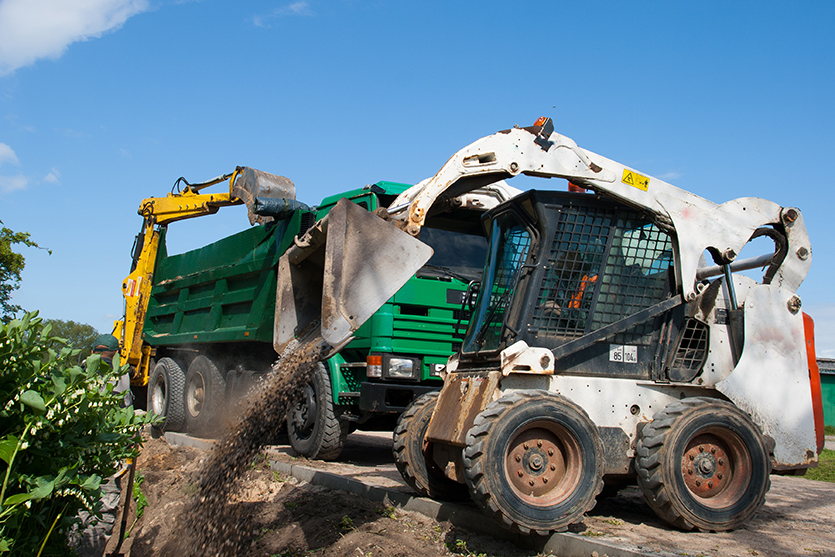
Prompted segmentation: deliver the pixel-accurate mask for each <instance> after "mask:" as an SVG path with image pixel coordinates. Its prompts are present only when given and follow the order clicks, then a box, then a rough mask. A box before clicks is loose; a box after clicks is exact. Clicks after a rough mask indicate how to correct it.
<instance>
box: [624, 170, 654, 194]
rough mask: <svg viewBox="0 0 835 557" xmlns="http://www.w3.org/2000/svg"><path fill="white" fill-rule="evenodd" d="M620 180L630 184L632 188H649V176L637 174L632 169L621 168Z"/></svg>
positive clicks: (644, 189) (645, 189)
mask: <svg viewBox="0 0 835 557" xmlns="http://www.w3.org/2000/svg"><path fill="white" fill-rule="evenodd" d="M621 182H623V183H624V184H626V185H628V186H632V187H633V188H638V189H639V190H643V191H647V190H648V189H649V178H648V177H647V176H644V175H642V174H638V173H637V172H635V171H634V170H629V169H628V168H624V169H623V178H621Z"/></svg>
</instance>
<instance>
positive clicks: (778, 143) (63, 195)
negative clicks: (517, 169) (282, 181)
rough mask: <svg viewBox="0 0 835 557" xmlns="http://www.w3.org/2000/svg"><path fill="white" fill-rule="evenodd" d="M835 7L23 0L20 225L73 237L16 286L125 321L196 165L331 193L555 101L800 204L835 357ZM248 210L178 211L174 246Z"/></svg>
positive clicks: (5, 190) (16, 5)
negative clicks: (138, 244) (144, 235)
mask: <svg viewBox="0 0 835 557" xmlns="http://www.w3.org/2000/svg"><path fill="white" fill-rule="evenodd" d="M833 25H835V3H833V2H829V1H819V2H791V3H786V2H766V1H759V2H640V3H633V2H593V1H592V2H560V1H548V2H546V1H520V2H498V1H481V2H465V1H460V2H450V1H445V2H440V1H427V2H402V1H400V2H399V1H386V0H377V1H363V0H330V1H324V0H321V1H317V0H307V1H298V2H286V1H284V2H282V1H279V2H267V1H250V2H221V1H212V0H203V1H165V0H75V1H68V0H0V220H2V221H3V222H4V224H5V225H6V226H7V227H9V228H11V229H13V230H16V231H28V232H30V233H31V234H32V238H33V239H34V240H35V241H37V242H38V243H39V244H40V245H41V246H44V247H47V248H49V249H50V250H52V255H49V254H47V253H46V252H45V251H42V250H34V249H25V250H24V251H23V253H24V255H25V256H26V269H25V271H24V274H23V284H22V286H21V288H20V290H19V291H17V293H16V294H15V296H14V302H15V303H17V304H20V305H21V306H23V307H24V308H26V309H30V310H31V309H39V310H40V311H41V314H42V315H44V316H46V317H50V318H59V319H72V320H75V321H81V322H85V323H89V324H91V325H93V326H94V327H96V328H97V329H99V330H100V331H107V330H109V328H110V327H111V325H112V321H113V320H114V319H116V318H118V317H120V316H121V314H122V311H123V309H122V307H123V303H122V298H121V291H120V284H121V281H122V279H123V278H124V276H125V275H126V274H127V272H128V271H129V264H130V249H131V245H132V242H133V237H134V235H135V234H136V233H137V232H138V230H139V228H140V225H141V219H140V217H139V216H137V214H136V211H137V208H138V206H139V202H140V200H141V199H142V198H145V197H149V196H164V195H165V194H166V193H167V192H168V191H170V189H171V186H172V184H173V183H174V181H175V180H176V179H177V178H178V177H179V176H185V177H186V178H187V179H188V180H190V181H202V180H205V179H208V178H211V177H214V176H217V175H220V174H223V173H226V172H230V171H231V170H233V169H234V168H235V166H236V165H247V166H252V167H255V168H258V169H261V170H265V171H268V172H272V173H275V174H281V175H284V176H287V177H289V178H290V179H291V180H293V181H294V182H295V184H296V188H297V197H298V198H299V199H300V200H302V201H305V202H307V203H309V204H315V203H317V202H318V201H320V200H321V199H322V197H324V196H326V195H330V194H333V193H337V192H339V191H341V190H345V189H350V188H354V187H361V186H363V185H365V184H368V183H373V182H376V181H378V180H391V181H399V182H407V183H414V182H417V181H419V180H421V179H423V178H426V177H429V176H431V175H432V174H434V173H435V171H436V170H437V169H438V168H440V166H441V165H442V164H443V163H444V162H445V161H446V159H447V158H448V157H449V156H450V155H451V154H452V153H454V152H455V151H457V150H458V149H459V148H461V147H463V146H465V145H467V144H469V143H470V142H472V141H474V140H476V139H478V138H479V137H482V136H485V135H489V134H491V133H493V132H495V131H498V130H500V129H505V128H508V127H511V126H513V125H514V124H519V125H530V124H531V123H533V121H534V120H535V119H536V118H537V117H538V116H541V115H545V116H550V117H551V118H553V120H554V124H555V128H556V130H557V131H559V132H560V133H562V134H564V135H567V136H569V137H571V138H572V139H574V140H576V141H577V142H578V143H579V144H580V145H581V146H582V147H585V148H587V149H589V150H591V151H594V152H597V153H600V154H602V155H605V156H607V157H609V158H611V159H614V160H617V161H619V162H622V163H624V164H627V165H629V166H632V167H634V168H636V169H638V170H639V171H642V172H644V173H647V174H650V175H653V176H656V177H659V178H663V179H665V180H667V181H669V182H671V183H673V184H675V185H676V186H679V187H681V188H684V189H687V190H691V191H693V192H695V193H697V194H698V195H701V196H703V197H706V198H708V199H710V200H712V201H715V202H723V201H727V200H729V199H732V198H736V197H747V196H756V197H764V198H767V199H771V200H772V201H775V202H777V203H780V204H782V205H791V206H796V207H799V208H800V209H801V210H802V211H803V214H804V218H805V220H806V224H807V227H808V229H809V232H810V235H811V238H812V249H813V258H814V261H813V264H812V270H811V272H810V274H809V276H808V277H807V279H806V282H805V283H804V284H803V286H802V287H801V288H800V291H799V294H800V295H801V298H802V299H803V308H804V310H805V311H807V312H808V313H810V314H811V315H812V317H813V318H815V320H816V323H817V337H818V354H819V355H823V356H830V357H835V329H833V324H834V323H835V299H833V296H832V295H831V293H830V292H831V291H830V290H829V287H828V286H827V284H829V283H830V281H831V280H832V277H833V275H835V268H833V261H835V259H833V247H832V245H831V242H830V241H829V239H830V230H831V222H832V220H833V210H832V208H833V206H834V205H835V203H833V201H835V195H833V169H832V168H830V167H829V164H831V161H832V159H833V157H832V152H833V146H835V145H833V143H835V142H833V140H832V130H833V129H834V128H835V117H833V116H835V110H833V102H832V98H833V89H835V87H833V86H834V85H835V39H833V34H832V32H831V29H832V27H833ZM511 183H512V184H513V185H516V186H517V187H534V185H535V186H536V187H540V188H548V187H560V188H561V187H563V186H562V183H561V182H553V181H552V182H545V181H541V180H540V181H536V182H534V183H533V184H531V183H530V182H526V183H525V184H518V183H514V182H511ZM245 226H248V221H247V220H246V216H245V211H244V210H243V209H241V208H238V207H236V208H230V209H226V210H222V211H221V213H220V214H218V215H215V216H213V217H206V218H202V219H196V220H194V221H189V222H186V223H177V224H174V225H172V226H171V227H170V231H169V248H170V250H171V251H183V250H185V249H189V248H192V247H196V246H198V245H201V244H204V243H207V242H209V241H213V240H216V239H218V238H220V237H223V236H225V235H228V234H231V233H233V232H236V231H238V230H240V229H242V228H243V227H245ZM743 255H745V253H743Z"/></svg>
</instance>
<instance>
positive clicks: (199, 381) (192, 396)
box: [186, 373, 205, 418]
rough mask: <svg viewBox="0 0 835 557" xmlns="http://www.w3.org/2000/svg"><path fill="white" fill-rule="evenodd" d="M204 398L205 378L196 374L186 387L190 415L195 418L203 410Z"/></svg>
mask: <svg viewBox="0 0 835 557" xmlns="http://www.w3.org/2000/svg"><path fill="white" fill-rule="evenodd" d="M204 396H205V387H204V385H203V376H202V375H201V374H199V373H196V374H195V375H194V377H193V378H192V380H191V381H189V383H188V386H187V387H186V407H187V408H188V412H189V414H191V415H192V416H193V417H195V418H196V417H197V416H199V415H200V412H201V411H202V410H203V398H204Z"/></svg>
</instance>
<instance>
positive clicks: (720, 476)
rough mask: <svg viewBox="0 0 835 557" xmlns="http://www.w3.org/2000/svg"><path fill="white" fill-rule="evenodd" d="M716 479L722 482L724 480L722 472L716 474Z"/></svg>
mask: <svg viewBox="0 0 835 557" xmlns="http://www.w3.org/2000/svg"><path fill="white" fill-rule="evenodd" d="M716 477H717V478H719V479H720V480H721V479H722V473H721V472H720V473H718V474H716Z"/></svg>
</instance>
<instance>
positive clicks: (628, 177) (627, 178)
mask: <svg viewBox="0 0 835 557" xmlns="http://www.w3.org/2000/svg"><path fill="white" fill-rule="evenodd" d="M623 183H625V184H629V185H630V186H634V185H635V183H634V182H633V181H632V173H631V172H627V173H626V175H625V176H624V177H623Z"/></svg>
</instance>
